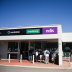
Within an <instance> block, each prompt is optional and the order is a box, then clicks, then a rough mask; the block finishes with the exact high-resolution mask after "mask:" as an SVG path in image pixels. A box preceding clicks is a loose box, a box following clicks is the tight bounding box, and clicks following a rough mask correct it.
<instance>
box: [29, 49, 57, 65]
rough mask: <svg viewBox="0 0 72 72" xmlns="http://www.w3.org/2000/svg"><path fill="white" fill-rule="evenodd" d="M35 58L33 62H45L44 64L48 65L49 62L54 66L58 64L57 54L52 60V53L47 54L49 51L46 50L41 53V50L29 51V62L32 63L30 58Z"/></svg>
mask: <svg viewBox="0 0 72 72" xmlns="http://www.w3.org/2000/svg"><path fill="white" fill-rule="evenodd" d="M33 55H34V57H35V59H34V60H35V62H38V61H40V62H45V64H48V63H49V62H51V63H52V62H54V63H55V64H58V54H56V57H55V58H54V60H52V53H50V52H49V50H48V49H47V48H46V50H44V51H42V50H41V49H36V50H35V51H33V50H29V61H32V56H33Z"/></svg>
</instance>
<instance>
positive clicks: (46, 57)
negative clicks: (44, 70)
mask: <svg viewBox="0 0 72 72" xmlns="http://www.w3.org/2000/svg"><path fill="white" fill-rule="evenodd" d="M49 54H50V52H49V50H47V48H46V50H45V51H44V56H45V63H46V64H48V62H49Z"/></svg>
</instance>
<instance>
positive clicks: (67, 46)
mask: <svg viewBox="0 0 72 72" xmlns="http://www.w3.org/2000/svg"><path fill="white" fill-rule="evenodd" d="M71 46H72V43H63V45H62V49H63V54H64V57H69V56H70V50H71Z"/></svg>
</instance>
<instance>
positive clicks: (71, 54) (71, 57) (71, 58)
mask: <svg viewBox="0 0 72 72" xmlns="http://www.w3.org/2000/svg"><path fill="white" fill-rule="evenodd" d="M70 62H72V49H71V53H70Z"/></svg>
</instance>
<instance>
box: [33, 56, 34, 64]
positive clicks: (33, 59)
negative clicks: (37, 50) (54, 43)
mask: <svg viewBox="0 0 72 72" xmlns="http://www.w3.org/2000/svg"><path fill="white" fill-rule="evenodd" d="M33 64H34V55H33Z"/></svg>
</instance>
